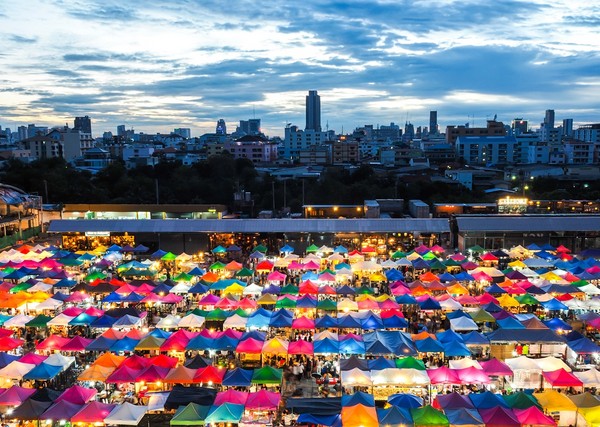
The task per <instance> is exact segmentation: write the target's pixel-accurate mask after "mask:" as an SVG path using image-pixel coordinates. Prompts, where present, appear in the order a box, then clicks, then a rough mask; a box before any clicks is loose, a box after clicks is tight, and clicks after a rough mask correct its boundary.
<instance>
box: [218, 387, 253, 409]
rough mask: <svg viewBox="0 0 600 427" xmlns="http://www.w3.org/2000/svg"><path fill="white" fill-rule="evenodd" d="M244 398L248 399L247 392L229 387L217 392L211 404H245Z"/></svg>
mask: <svg viewBox="0 0 600 427" xmlns="http://www.w3.org/2000/svg"><path fill="white" fill-rule="evenodd" d="M246 400H248V393H247V392H245V391H237V390H234V389H229V390H227V391H220V392H218V393H217V397H216V398H215V402H214V403H213V405H215V406H218V405H222V404H223V403H234V404H236V405H245V404H246Z"/></svg>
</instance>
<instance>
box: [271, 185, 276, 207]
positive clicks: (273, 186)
mask: <svg viewBox="0 0 600 427" xmlns="http://www.w3.org/2000/svg"><path fill="white" fill-rule="evenodd" d="M271 193H272V194H273V215H275V181H273V182H271Z"/></svg>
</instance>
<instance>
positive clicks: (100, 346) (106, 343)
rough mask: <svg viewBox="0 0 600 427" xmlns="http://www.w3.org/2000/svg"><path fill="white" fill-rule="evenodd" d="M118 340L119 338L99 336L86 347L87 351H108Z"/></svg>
mask: <svg viewBox="0 0 600 427" xmlns="http://www.w3.org/2000/svg"><path fill="white" fill-rule="evenodd" d="M116 342H117V340H113V339H110V338H106V337H103V336H99V337H98V338H96V339H95V340H94V341H92V342H91V343H90V344H89V345H88V346H87V347H86V348H85V349H86V350H87V351H106V350H108V349H109V348H111V347H112V346H113V345H114V344H115V343H116Z"/></svg>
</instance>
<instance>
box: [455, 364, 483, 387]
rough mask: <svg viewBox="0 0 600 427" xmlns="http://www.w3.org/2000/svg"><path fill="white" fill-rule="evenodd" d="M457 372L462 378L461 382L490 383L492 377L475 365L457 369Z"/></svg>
mask: <svg viewBox="0 0 600 427" xmlns="http://www.w3.org/2000/svg"><path fill="white" fill-rule="evenodd" d="M456 373H457V374H458V378H459V379H460V382H461V384H489V383H490V377H488V376H487V374H486V373H485V372H484V371H482V370H481V369H477V368H475V367H473V366H471V367H469V368H464V369H457V370H456Z"/></svg>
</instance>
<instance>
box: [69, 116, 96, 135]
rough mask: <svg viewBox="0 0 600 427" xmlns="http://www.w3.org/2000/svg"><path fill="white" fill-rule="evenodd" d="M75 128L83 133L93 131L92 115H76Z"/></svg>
mask: <svg viewBox="0 0 600 427" xmlns="http://www.w3.org/2000/svg"><path fill="white" fill-rule="evenodd" d="M73 127H74V128H75V130H80V131H81V132H83V133H89V134H91V133H92V119H90V116H83V117H75V123H74V126H73Z"/></svg>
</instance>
